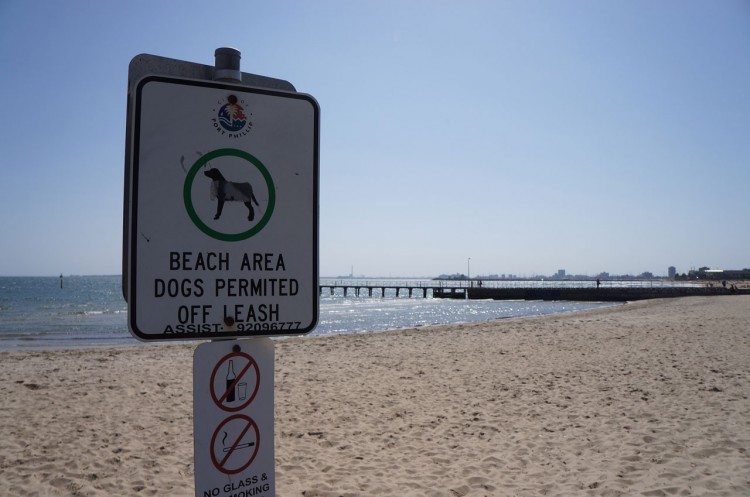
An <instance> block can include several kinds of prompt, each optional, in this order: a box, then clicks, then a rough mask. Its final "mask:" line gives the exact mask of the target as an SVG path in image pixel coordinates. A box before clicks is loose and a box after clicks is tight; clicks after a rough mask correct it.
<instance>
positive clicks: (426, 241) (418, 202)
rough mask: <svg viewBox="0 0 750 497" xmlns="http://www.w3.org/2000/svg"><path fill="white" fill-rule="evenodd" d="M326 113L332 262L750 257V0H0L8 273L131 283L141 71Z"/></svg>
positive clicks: (608, 264) (502, 270) (425, 271)
mask: <svg viewBox="0 0 750 497" xmlns="http://www.w3.org/2000/svg"><path fill="white" fill-rule="evenodd" d="M221 46H233V47H236V48H238V49H240V50H241V51H242V57H243V58H242V70H243V71H245V72H253V73H257V74H263V75H267V76H273V77H277V78H281V79H286V80H288V81H290V82H291V83H292V84H294V85H295V86H296V88H297V89H298V90H299V91H302V92H305V93H309V94H311V95H313V96H314V97H315V98H316V99H317V100H318V102H319V104H320V106H321V111H322V112H321V115H322V120H321V156H320V163H321V190H320V201H321V209H320V272H321V274H322V275H340V274H348V273H349V272H350V271H351V268H352V266H353V268H354V272H355V273H356V274H366V275H373V276H374V275H380V276H409V275H411V276H432V275H437V274H440V273H454V272H465V270H466V268H467V261H468V259H469V258H471V272H472V274H489V273H498V274H508V273H513V274H518V275H532V274H551V273H554V272H556V271H557V270H558V269H562V268H565V269H566V270H567V271H568V273H580V274H591V275H593V274H597V273H599V272H601V271H609V272H610V273H613V274H623V273H631V274H639V273H641V272H643V271H651V272H653V273H655V274H665V273H666V271H667V267H668V266H671V265H674V266H676V267H677V269H678V271H679V272H685V271H687V270H689V269H690V268H693V267H695V268H697V267H700V266H704V265H705V266H709V267H713V268H727V269H738V268H744V267H750V229H748V218H749V217H750V200H748V185H750V139H749V138H748V137H749V136H750V64H748V61H749V60H750V2H747V1H745V0H735V1H733V0H717V1H711V2H707V1H699V0H686V1H676V0H664V1H658V2H653V1H627V2H614V1H611V2H610V1H606V2H602V1H593V0H590V1H566V2H559V1H520V0H519V1H486V2H485V1H471V0H469V1H461V2H444V1H383V0H379V1H371V2H370V1H316V2H312V1H310V2H301V1H300V2H290V1H279V2H258V1H249V0H245V1H240V2H233V1H227V2H221V3H215V2H205V1H179V2H177V1H163V2H152V1H148V2H145V1H128V2H115V1H100V2H94V1H88V2H83V1H67V2H53V1H49V2H41V3H40V2H27V1H20V0H2V1H0V73H2V78H0V108H2V109H3V111H2V113H1V114H0V115H2V118H0V142H1V143H2V174H3V179H2V181H0V228H1V230H0V231H1V233H2V236H1V237H0V275H56V274H59V273H64V274H119V272H120V267H121V244H122V205H123V204H122V202H123V198H122V197H123V193H122V192H123V171H124V164H123V162H124V155H123V154H124V147H125V103H126V90H127V71H128V64H129V62H130V60H131V59H132V58H133V57H134V56H135V55H137V54H139V53H150V54H155V55H161V56H165V57H171V58H176V59H181V60H187V61H192V62H198V63H203V64H213V52H214V49H216V48H217V47H221Z"/></svg>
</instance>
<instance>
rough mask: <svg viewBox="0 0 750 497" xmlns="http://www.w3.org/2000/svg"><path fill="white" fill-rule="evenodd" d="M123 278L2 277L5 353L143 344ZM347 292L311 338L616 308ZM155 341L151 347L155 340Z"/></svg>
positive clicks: (0, 318)
mask: <svg viewBox="0 0 750 497" xmlns="http://www.w3.org/2000/svg"><path fill="white" fill-rule="evenodd" d="M121 281H122V280H121V277H120V276H66V277H65V278H60V277H0V350H26V349H56V348H81V347H97V346H99V347H100V346H126V345H142V344H143V342H140V341H138V340H136V339H135V338H133V337H132V336H131V335H130V332H129V331H128V327H127V304H126V303H125V299H124V298H123V296H122V287H121ZM336 283H337V284H342V283H346V284H347V285H351V286H354V285H357V284H360V285H366V284H370V285H373V283H372V282H369V281H352V280H347V281H345V282H342V281H333V280H321V284H324V285H327V284H336ZM435 283H436V282H432V281H430V280H421V281H409V282H405V281H378V282H376V283H374V284H376V285H384V286H387V285H389V284H390V285H391V286H393V285H395V284H398V285H401V286H406V285H413V286H419V285H421V286H430V285H434V284H435ZM373 295H375V296H373V297H370V296H368V294H367V292H366V291H363V292H361V293H360V296H356V295H355V293H354V291H350V292H349V293H348V294H347V296H344V295H343V290H341V289H340V288H339V289H338V290H337V291H336V292H335V293H334V294H333V295H331V294H330V292H329V291H328V290H327V289H326V290H324V291H323V292H322V295H321V298H320V316H319V320H318V326H317V327H316V329H315V330H314V331H313V333H312V335H336V334H345V333H367V332H376V331H384V330H391V329H401V328H411V327H418V326H428V325H433V324H447V323H462V322H472V321H488V320H493V319H503V318H512V317H525V316H539V315H544V314H554V313H560V312H569V311H577V310H584V309H591V308H596V307H602V306H610V305H613V304H612V303H597V302H540V301H491V300H450V299H433V298H431V297H430V293H428V298H423V293H422V291H421V290H416V291H415V292H414V293H413V296H412V297H411V298H410V297H409V296H408V292H406V291H405V290H402V291H401V293H400V296H399V297H396V295H395V291H394V290H390V291H386V294H385V296H384V297H383V296H380V291H379V289H378V290H376V291H375V293H374V294H373ZM152 343H153V342H152Z"/></svg>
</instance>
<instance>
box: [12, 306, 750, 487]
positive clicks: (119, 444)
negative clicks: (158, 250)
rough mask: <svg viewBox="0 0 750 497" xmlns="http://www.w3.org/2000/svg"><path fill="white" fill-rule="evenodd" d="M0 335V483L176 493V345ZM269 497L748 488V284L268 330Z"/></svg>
mask: <svg viewBox="0 0 750 497" xmlns="http://www.w3.org/2000/svg"><path fill="white" fill-rule="evenodd" d="M173 345H174V346H172V347H117V348H100V349H96V348H94V349H72V350H44V351H7V352H0V376H1V377H3V378H4V379H5V381H3V382H2V383H0V393H1V394H2V401H0V402H1V404H0V405H1V406H2V409H0V480H1V481H3V482H4V491H7V492H8V493H9V495H19V496H24V495H85V496H89V495H90V496H104V495H138V496H141V495H175V496H191V495H194V490H193V460H192V458H193V448H192V443H193V440H192V353H193V350H194V348H195V345H196V344H194V343H191V344H173ZM275 348H276V372H275V376H276V386H275V396H276V400H275V412H276V414H275V418H276V419H275V422H276V427H275V431H276V435H275V447H276V462H277V464H276V473H277V477H276V488H277V495H279V496H301V495H304V496H305V497H333V496H339V495H347V496H358V495H362V496H364V495H374V494H379V495H384V496H389V495H404V496H414V497H417V496H447V497H453V496H456V495H461V496H481V495H492V496H494V495H529V494H534V495H537V494H540V493H543V494H547V495H633V494H642V495H652V496H658V495H691V494H705V493H710V494H712V495H743V494H748V493H750V478H748V477H747V475H748V474H750V421H748V420H747V415H746V414H747V412H750V400H749V399H750V364H749V363H748V361H747V357H750V297H749V296H727V297H689V298H678V299H668V300H654V301H641V302H635V303H630V304H628V305H624V306H614V307H607V308H604V309H595V310H585V311H577V312H568V313H562V314H554V315H547V316H534V317H523V318H509V319H500V320H493V321H483V322H475V323H465V324H450V325H435V326H429V327H420V328H412V329H405V330H389V331H383V332H377V333H361V334H351V335H335V336H322V337H319V336H307V337H296V338H290V339H284V340H278V341H275Z"/></svg>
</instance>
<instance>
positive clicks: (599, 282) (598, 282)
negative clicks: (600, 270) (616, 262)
mask: <svg viewBox="0 0 750 497" xmlns="http://www.w3.org/2000/svg"><path fill="white" fill-rule="evenodd" d="M601 284H602V282H601V280H600V279H599V278H597V279H596V288H599V285H601Z"/></svg>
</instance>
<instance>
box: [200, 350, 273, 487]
mask: <svg viewBox="0 0 750 497" xmlns="http://www.w3.org/2000/svg"><path fill="white" fill-rule="evenodd" d="M273 375H274V347H273V342H272V340H271V339H269V338H258V339H253V340H231V341H226V340H222V341H217V342H209V343H203V344H201V345H199V346H198V347H197V348H196V349H195V354H194V356H193V385H194V400H193V421H194V426H193V428H194V430H193V431H194V433H195V437H194V443H195V447H194V449H195V495H196V496H198V497H249V496H251V495H253V496H257V497H263V496H266V497H271V496H273V495H275V494H276V488H275V481H276V475H275V462H274V438H273V435H274V426H273V422H274V417H273V394H274V380H273Z"/></svg>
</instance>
